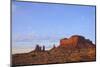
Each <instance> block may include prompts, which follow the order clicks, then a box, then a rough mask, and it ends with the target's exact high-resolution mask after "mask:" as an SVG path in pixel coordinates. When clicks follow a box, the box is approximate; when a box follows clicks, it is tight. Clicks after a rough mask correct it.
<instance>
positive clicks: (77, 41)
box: [60, 35, 94, 48]
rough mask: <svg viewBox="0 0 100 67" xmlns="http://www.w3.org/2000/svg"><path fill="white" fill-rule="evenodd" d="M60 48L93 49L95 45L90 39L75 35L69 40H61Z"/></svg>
mask: <svg viewBox="0 0 100 67" xmlns="http://www.w3.org/2000/svg"><path fill="white" fill-rule="evenodd" d="M60 46H62V47H79V48H83V47H93V46H94V44H93V43H92V41H90V40H89V39H85V37H83V36H80V35H73V36H71V37H70V38H69V39H68V38H63V39H61V40H60Z"/></svg>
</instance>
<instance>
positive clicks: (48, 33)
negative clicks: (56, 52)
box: [12, 2, 95, 48]
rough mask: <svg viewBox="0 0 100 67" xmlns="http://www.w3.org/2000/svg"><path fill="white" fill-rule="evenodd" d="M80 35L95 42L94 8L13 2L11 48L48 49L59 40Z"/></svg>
mask: <svg viewBox="0 0 100 67" xmlns="http://www.w3.org/2000/svg"><path fill="white" fill-rule="evenodd" d="M76 34H77V35H82V36H84V37H85V38H87V39H90V40H92V41H93V42H94V43H95V6H79V5H64V4H46V3H31V2H13V4H12V39H13V41H12V42H13V47H18V48H19V47H32V46H33V47H34V46H35V45H36V44H40V45H45V46H46V47H47V48H51V47H52V45H53V44H59V39H61V38H64V37H70V36H72V35H76Z"/></svg>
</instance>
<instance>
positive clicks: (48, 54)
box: [12, 35, 96, 66]
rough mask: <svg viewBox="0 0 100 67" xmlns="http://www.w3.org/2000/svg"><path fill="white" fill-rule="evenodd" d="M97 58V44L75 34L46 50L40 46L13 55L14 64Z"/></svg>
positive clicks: (93, 59) (78, 60)
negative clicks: (27, 51)
mask: <svg viewBox="0 0 100 67" xmlns="http://www.w3.org/2000/svg"><path fill="white" fill-rule="evenodd" d="M95 60H96V46H95V45H94V44H93V43H92V41H90V40H89V39H85V38H84V37H83V36H79V35H74V36H71V37H70V38H64V39H61V40H60V45H59V46H57V47H55V45H54V47H53V48H51V49H50V50H48V51H46V50H45V47H44V46H43V50H41V49H40V46H39V45H38V46H36V49H35V50H33V51H31V52H29V53H24V54H15V55H13V56H12V64H13V65H15V66H16V65H18V66H20V65H31V64H33V65H34V64H51V63H65V62H80V61H83V62H86V61H95Z"/></svg>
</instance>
